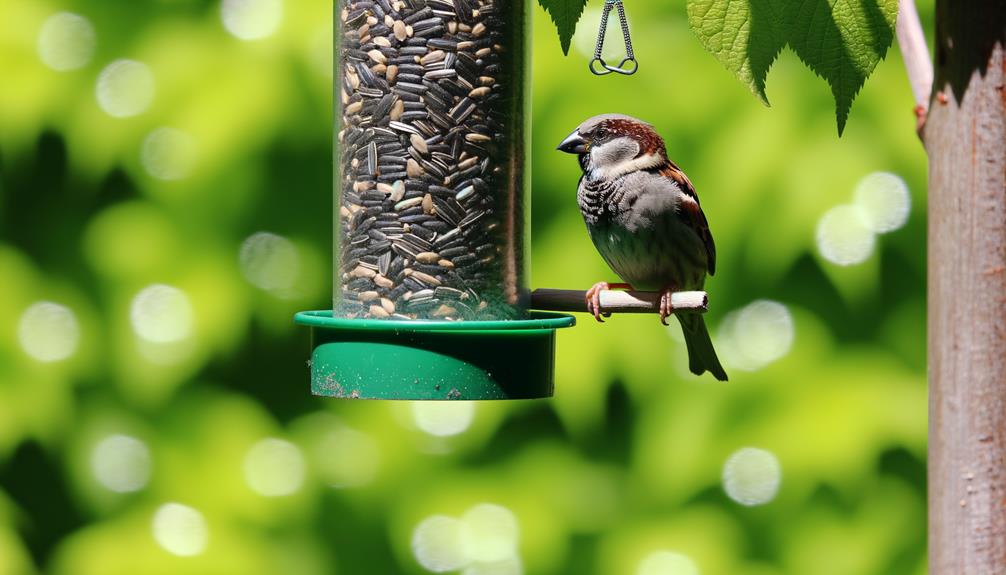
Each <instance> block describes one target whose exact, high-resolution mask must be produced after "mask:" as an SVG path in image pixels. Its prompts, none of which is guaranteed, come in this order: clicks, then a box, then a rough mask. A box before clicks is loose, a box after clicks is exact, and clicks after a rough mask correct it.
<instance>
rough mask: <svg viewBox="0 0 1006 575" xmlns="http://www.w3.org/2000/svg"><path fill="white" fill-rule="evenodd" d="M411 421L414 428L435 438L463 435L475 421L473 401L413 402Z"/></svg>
mask: <svg viewBox="0 0 1006 575" xmlns="http://www.w3.org/2000/svg"><path fill="white" fill-rule="evenodd" d="M412 419H413V421H415V423H416V427H418V428H419V429H421V430H423V431H425V432H426V433H429V434H430V435H435V436H437V437H450V436H452V435H458V434H459V433H463V432H464V431H465V430H467V429H468V428H469V427H471V425H472V421H474V419H475V402H473V401H415V402H413V403H412Z"/></svg>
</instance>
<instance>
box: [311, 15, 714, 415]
mask: <svg viewBox="0 0 1006 575" xmlns="http://www.w3.org/2000/svg"><path fill="white" fill-rule="evenodd" d="M438 6H439V5H438ZM444 6H447V5H446V4H444V5H443V6H441V7H440V8H437V9H433V10H431V9H430V8H429V7H427V6H426V4H425V3H412V2H393V3H389V2H386V1H383V0H378V1H373V0H337V2H336V3H335V21H336V23H335V29H336V34H335V36H336V40H335V41H336V45H335V52H336V59H335V68H336V69H335V77H336V82H335V99H336V114H335V116H336V122H335V131H336V143H335V177H334V184H335V185H334V205H335V210H334V211H335V226H334V227H335V258H334V259H335V261H334V264H333V269H334V277H333V284H334V289H333V303H332V309H331V310H326V311H312V312H302V313H299V314H297V316H296V318H295V320H296V321H297V322H298V323H300V324H303V325H307V326H309V327H310V328H311V331H312V341H313V348H314V349H313V352H312V356H311V362H310V363H311V389H312V392H313V393H315V394H316V395H322V396H329V397H344V398H369V399H437V400H449V399H461V400H479V399H531V398H541V397H549V396H551V395H552V389H553V366H554V352H555V330H556V329H559V328H564V327H570V326H572V325H574V323H575V320H574V318H573V317H572V316H569V315H564V314H559V313H553V312H546V311H531V310H532V309H535V308H537V309H552V310H561V311H586V304H585V300H584V292H567V291H561V290H538V291H536V292H535V293H534V294H532V293H531V292H530V290H529V288H528V285H527V284H528V282H527V278H528V273H527V259H526V257H525V256H526V254H527V253H528V252H529V246H528V241H527V226H526V222H527V207H528V206H529V205H530V202H529V200H528V198H527V191H528V190H529V185H528V175H529V174H528V170H527V166H528V162H527V158H526V154H527V152H526V146H527V142H528V141H529V140H530V117H531V115H530V110H529V109H528V96H529V90H528V86H529V81H530V74H529V71H530V66H529V62H530V59H529V53H528V50H529V42H528V28H529V26H530V18H529V16H528V15H529V14H530V11H529V2H527V1H526V0H455V1H454V4H453V6H454V10H453V11H449V10H446V9H444ZM695 293H696V292H691V293H690V295H689V294H687V293H686V294H675V297H677V300H675V301H676V302H677V303H675V306H676V308H679V311H683V310H685V309H688V310H698V309H700V308H701V309H704V306H705V294H701V292H697V293H699V295H695ZM601 298H602V308H603V309H604V310H605V311H615V312H641V311H656V309H657V307H656V303H655V302H657V301H658V300H659V294H640V293H616V292H610V293H603V294H601ZM679 304H680V306H679Z"/></svg>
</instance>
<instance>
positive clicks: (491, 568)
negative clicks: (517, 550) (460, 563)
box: [461, 557, 524, 575]
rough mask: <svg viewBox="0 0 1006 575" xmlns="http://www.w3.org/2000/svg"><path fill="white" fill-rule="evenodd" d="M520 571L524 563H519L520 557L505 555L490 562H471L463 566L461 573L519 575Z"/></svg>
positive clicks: (521, 571) (464, 574)
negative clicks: (501, 558) (505, 556)
mask: <svg viewBox="0 0 1006 575" xmlns="http://www.w3.org/2000/svg"><path fill="white" fill-rule="evenodd" d="M522 573H524V565H523V564H522V563H521V560H520V557H507V558H506V559H503V560H501V561H493V562H491V563H482V562H475V563H472V564H471V565H469V566H468V567H465V570H464V571H462V572H461V575H521V574H522Z"/></svg>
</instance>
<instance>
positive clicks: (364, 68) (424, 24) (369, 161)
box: [335, 0, 526, 320]
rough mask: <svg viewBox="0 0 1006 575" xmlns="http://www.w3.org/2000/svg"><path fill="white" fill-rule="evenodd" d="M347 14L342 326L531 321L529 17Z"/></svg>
mask: <svg viewBox="0 0 1006 575" xmlns="http://www.w3.org/2000/svg"><path fill="white" fill-rule="evenodd" d="M340 8H341V10H340V14H341V26H342V31H341V34H340V37H341V44H340V46H339V61H338V62H339V63H338V71H339V76H340V77H339V84H340V88H341V95H342V96H341V113H340V114H339V123H340V127H339V128H340V138H339V140H340V145H339V147H338V154H339V157H338V161H337V165H338V168H339V172H340V173H339V179H338V182H339V186H338V199H337V201H338V205H339V214H340V218H339V220H340V221H339V228H340V229H339V232H338V239H339V249H338V253H337V258H339V262H338V266H337V270H338V271H337V277H336V283H337V286H338V287H337V288H336V297H335V311H336V313H337V314H338V315H341V316H342V317H350V318H394V319H452V320H453V319H506V318H518V317H522V316H523V315H524V313H525V310H523V309H522V308H521V306H520V305H518V294H520V293H522V292H524V291H525V285H524V280H525V277H524V276H525V274H524V268H523V266H524V262H523V243H522V242H523V236H524V230H523V221H524V217H525V215H524V206H523V197H522V195H523V183H524V172H523V159H524V148H523V144H524V138H525V127H526V124H525V122H526V117H525V116H526V114H525V113H524V106H523V97H524V93H523V92H524V86H523V83H524V81H525V75H526V69H525V63H524V60H523V58H524V57H525V56H524V37H523V27H524V11H523V7H522V6H521V5H520V4H519V2H517V1H516V0H395V1H391V0H340Z"/></svg>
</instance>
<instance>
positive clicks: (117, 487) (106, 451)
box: [91, 435, 150, 493]
mask: <svg viewBox="0 0 1006 575" xmlns="http://www.w3.org/2000/svg"><path fill="white" fill-rule="evenodd" d="M91 472H92V473H94V478H95V479H97V480H98V483H100V484H101V485H102V486H103V487H105V488H106V489H108V490H109V491H115V492H116V493H129V492H132V491H139V490H140V489H143V488H144V487H145V486H146V485H147V481H148V480H149V479H150V450H148V449H147V445H146V444H145V443H143V442H142V441H140V440H139V439H136V438H135V437H130V436H128V435H110V436H108V437H106V438H104V439H102V440H101V441H100V442H99V443H98V444H97V445H95V446H94V450H93V451H92V452H91Z"/></svg>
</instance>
